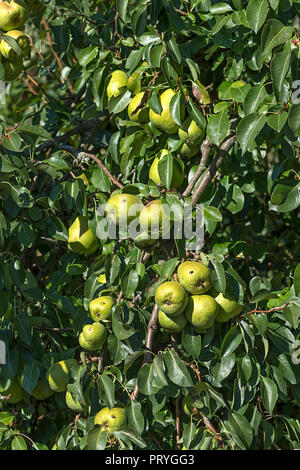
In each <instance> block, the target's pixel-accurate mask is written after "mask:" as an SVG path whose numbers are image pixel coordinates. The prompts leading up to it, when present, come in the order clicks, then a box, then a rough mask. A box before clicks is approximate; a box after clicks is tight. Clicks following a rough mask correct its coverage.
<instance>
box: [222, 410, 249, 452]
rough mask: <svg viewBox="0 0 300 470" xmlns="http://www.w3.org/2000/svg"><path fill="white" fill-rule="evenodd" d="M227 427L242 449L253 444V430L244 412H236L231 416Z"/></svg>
mask: <svg viewBox="0 0 300 470" xmlns="http://www.w3.org/2000/svg"><path fill="white" fill-rule="evenodd" d="M225 425H226V428H227V429H228V430H229V431H230V432H231V434H232V437H233V439H234V441H235V442H236V443H237V444H238V446H239V447H241V449H249V448H250V446H251V442H252V438H253V431H252V427H251V426H250V424H249V422H248V420H247V419H246V418H245V416H243V415H242V414H240V413H238V412H234V413H232V414H231V415H230V416H229V419H228V422H227V423H226V424H225Z"/></svg>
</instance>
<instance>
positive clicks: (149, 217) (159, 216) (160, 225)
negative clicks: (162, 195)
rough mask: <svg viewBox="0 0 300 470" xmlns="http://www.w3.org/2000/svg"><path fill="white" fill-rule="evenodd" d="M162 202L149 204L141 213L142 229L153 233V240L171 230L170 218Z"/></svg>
mask: <svg viewBox="0 0 300 470" xmlns="http://www.w3.org/2000/svg"><path fill="white" fill-rule="evenodd" d="M163 206H164V205H163V203H162V202H161V201H160V200H155V201H151V202H149V204H147V205H146V206H145V207H144V208H143V210H142V211H141V213H140V216H139V222H140V225H141V227H142V229H143V230H144V231H145V232H147V233H151V236H152V237H153V239H155V238H158V236H160V235H162V234H163V233H166V232H167V231H168V230H169V223H170V221H169V217H168V215H167V213H166V212H165V209H164V207H163Z"/></svg>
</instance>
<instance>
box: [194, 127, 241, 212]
mask: <svg viewBox="0 0 300 470" xmlns="http://www.w3.org/2000/svg"><path fill="white" fill-rule="evenodd" d="M235 141H236V136H235V135H232V136H228V137H227V138H226V139H225V141H224V142H223V143H222V144H221V146H220V148H219V150H218V153H217V155H216V157H215V159H214V160H213V161H212V163H211V164H210V165H209V168H208V170H207V172H206V173H205V175H204V176H203V177H202V179H201V181H200V183H199V185H198V186H197V188H196V190H195V192H194V194H193V197H192V204H193V206H195V205H196V204H197V202H198V201H199V199H200V198H201V196H202V194H203V193H204V191H205V189H206V188H207V186H208V184H209V183H210V182H211V180H212V179H213V178H214V176H215V175H216V173H217V171H218V169H219V168H220V166H221V164H222V162H223V160H224V158H225V156H226V155H227V153H228V152H229V150H230V149H231V147H232V146H233V145H234V143H235Z"/></svg>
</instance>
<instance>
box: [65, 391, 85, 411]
mask: <svg viewBox="0 0 300 470" xmlns="http://www.w3.org/2000/svg"><path fill="white" fill-rule="evenodd" d="M65 399H66V404H67V407H68V408H70V410H72V411H77V412H78V413H84V412H85V411H86V410H87V405H86V403H85V402H82V401H75V400H74V398H73V396H72V393H71V392H69V390H67V391H66V395H65Z"/></svg>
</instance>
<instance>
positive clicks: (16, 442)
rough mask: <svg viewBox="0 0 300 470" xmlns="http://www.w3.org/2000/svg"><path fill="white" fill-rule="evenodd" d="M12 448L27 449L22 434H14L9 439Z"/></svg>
mask: <svg viewBox="0 0 300 470" xmlns="http://www.w3.org/2000/svg"><path fill="white" fill-rule="evenodd" d="M11 449H12V450H27V444H26V441H25V439H24V437H22V436H15V437H14V438H13V440H12V441H11Z"/></svg>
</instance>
